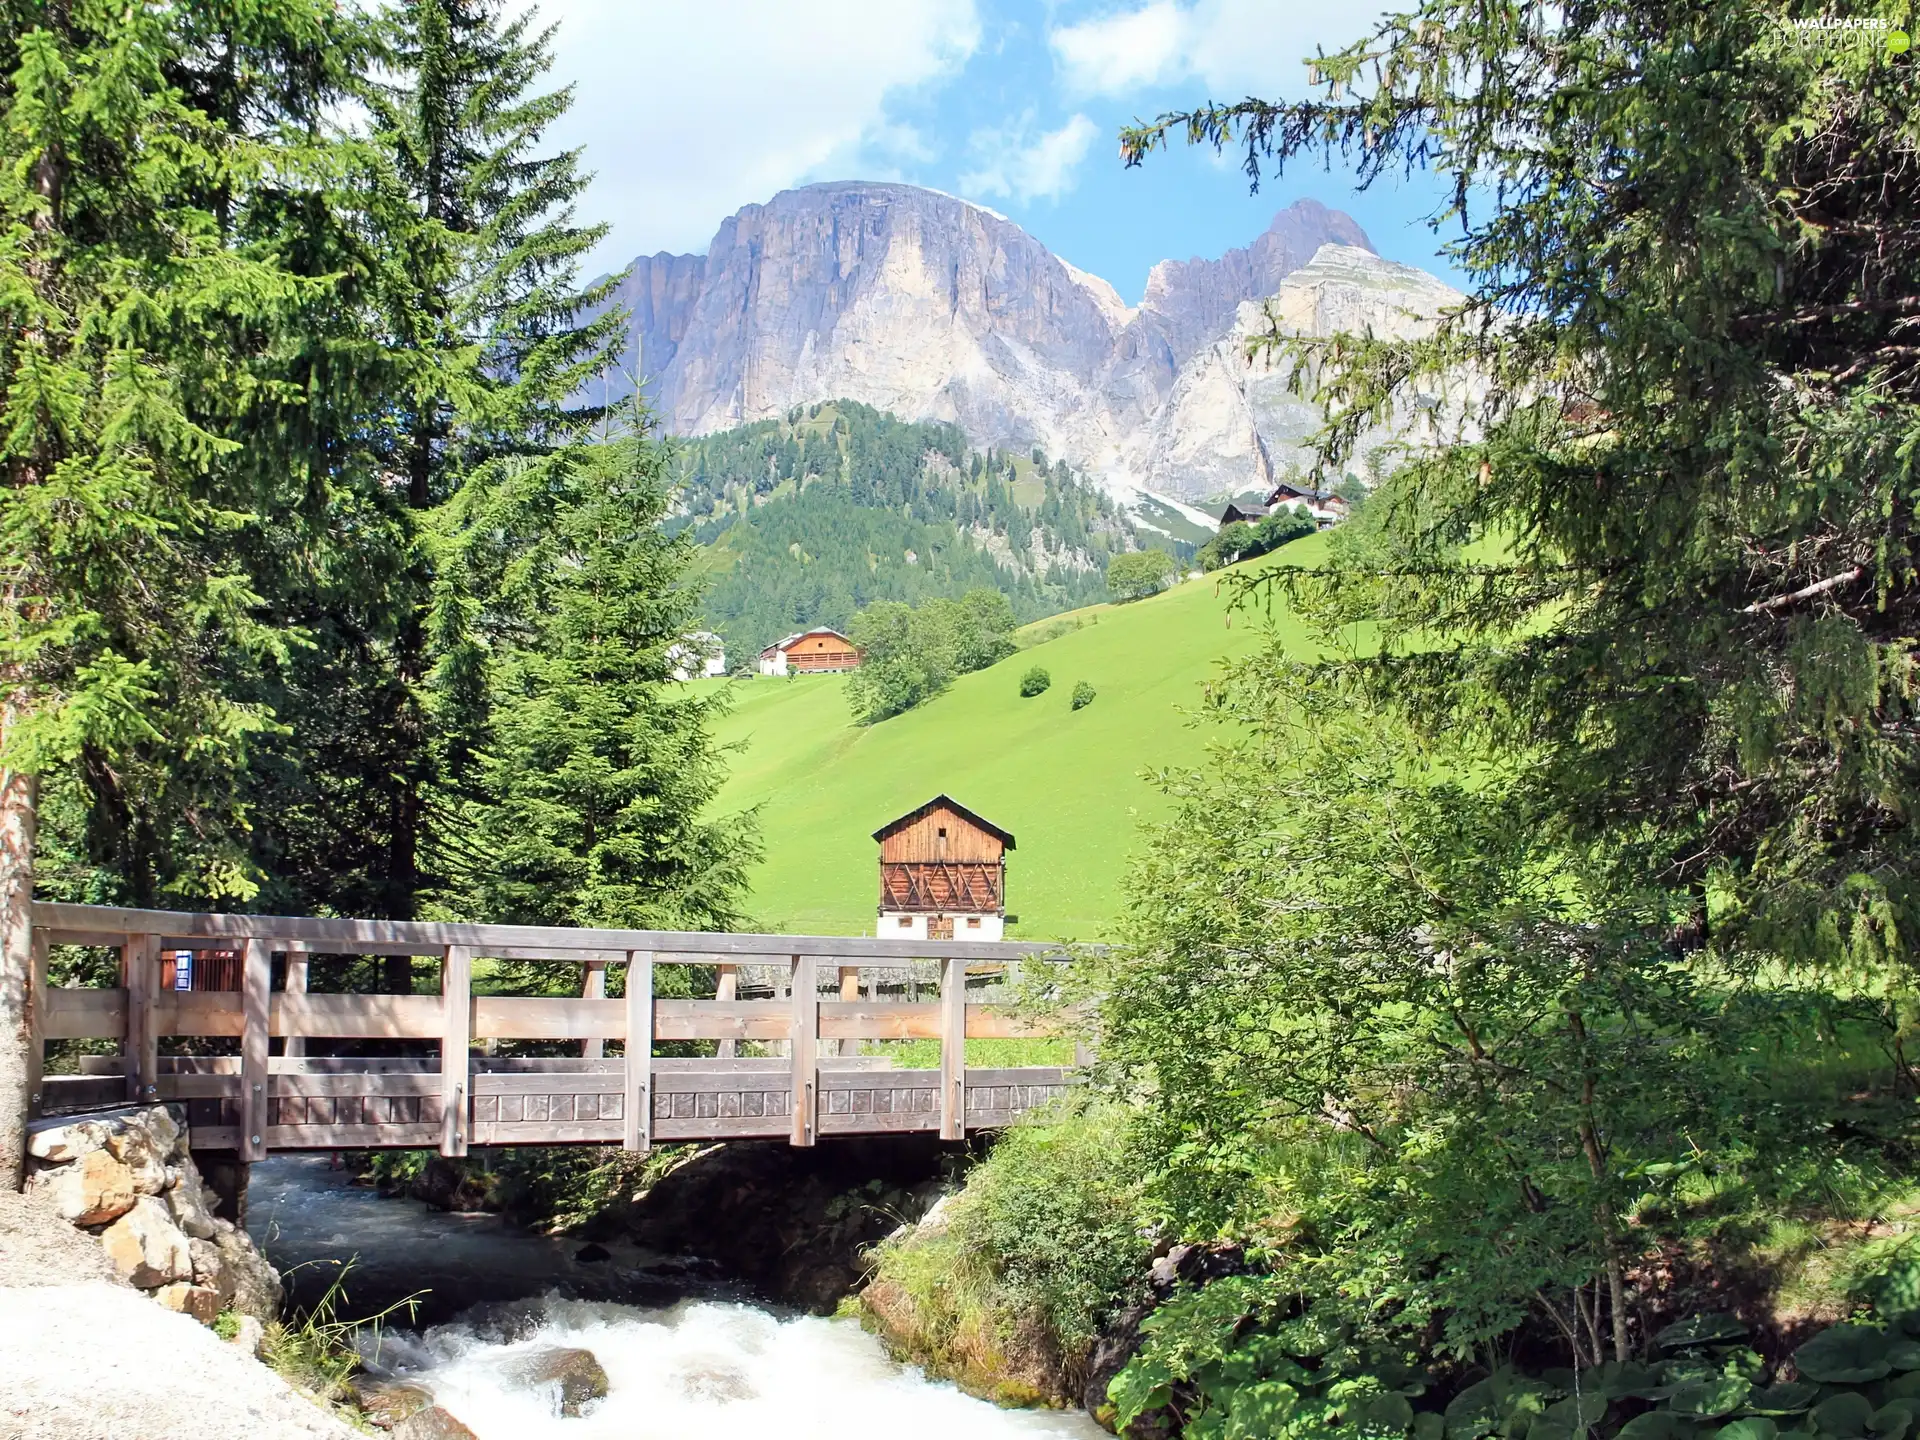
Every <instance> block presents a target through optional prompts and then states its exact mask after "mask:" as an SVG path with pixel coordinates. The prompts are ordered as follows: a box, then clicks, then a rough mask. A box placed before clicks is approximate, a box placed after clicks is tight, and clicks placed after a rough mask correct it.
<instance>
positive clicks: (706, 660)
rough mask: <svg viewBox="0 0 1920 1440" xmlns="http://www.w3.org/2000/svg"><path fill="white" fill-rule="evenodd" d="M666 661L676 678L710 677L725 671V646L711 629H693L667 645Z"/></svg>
mask: <svg viewBox="0 0 1920 1440" xmlns="http://www.w3.org/2000/svg"><path fill="white" fill-rule="evenodd" d="M667 663H668V664H669V665H671V666H672V667H673V678H674V679H676V680H692V679H693V678H695V677H696V676H704V677H706V678H708V679H711V678H712V677H714V676H716V675H724V674H726V673H727V648H726V645H725V643H724V642H723V641H722V640H721V639H720V637H719V636H718V635H715V634H714V633H713V632H712V631H710V630H695V631H693V632H691V633H690V634H686V635H682V636H681V637H680V638H679V639H678V640H677V641H675V642H674V643H673V644H671V645H669V646H668V647H667Z"/></svg>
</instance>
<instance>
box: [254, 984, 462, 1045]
mask: <svg viewBox="0 0 1920 1440" xmlns="http://www.w3.org/2000/svg"><path fill="white" fill-rule="evenodd" d="M444 1008H445V1007H444V1005H443V1004H442V1001H441V999H440V997H439V996H437V995H312V994H308V995H287V994H284V993H283V994H279V995H275V996H274V997H273V1004H272V1008H271V1026H272V1033H273V1034H275V1035H308V1036H314V1037H319V1038H325V1039H337V1040H435V1039H439V1038H440V1036H441V1034H442V1030H443V1025H442V1022H443V1020H444V1018H445V1017H444V1013H443V1012H444Z"/></svg>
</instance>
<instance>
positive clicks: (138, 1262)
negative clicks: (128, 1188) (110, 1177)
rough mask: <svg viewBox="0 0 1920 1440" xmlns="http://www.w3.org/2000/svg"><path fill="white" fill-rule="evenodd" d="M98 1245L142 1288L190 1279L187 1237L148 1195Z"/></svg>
mask: <svg viewBox="0 0 1920 1440" xmlns="http://www.w3.org/2000/svg"><path fill="white" fill-rule="evenodd" d="M88 1158H91V1157H88ZM100 1244H101V1246H102V1247H103V1248H104V1249H105V1250H106V1252H107V1258H108V1259H109V1260H111V1261H112V1262H113V1268H114V1269H115V1270H118V1271H119V1272H120V1274H122V1275H123V1276H125V1277H126V1278H127V1280H128V1281H130V1282H131V1283H132V1284H134V1285H137V1286H139V1287H140V1288H141V1289H142V1290H152V1289H155V1288H157V1287H158V1286H161V1285H170V1284H172V1283H173V1282H174V1281H176V1280H187V1281H190V1280H192V1279H193V1255H192V1252H191V1251H189V1250H188V1249H187V1237H186V1236H184V1235H182V1234H181V1233H180V1231H179V1230H178V1229H177V1228H175V1226H174V1223H173V1219H172V1217H171V1216H170V1215H169V1214H168V1213H167V1207H166V1206H165V1205H163V1204H161V1203H160V1202H159V1201H158V1200H156V1199H154V1198H153V1197H152V1196H151V1195H142V1196H141V1197H140V1198H139V1199H137V1200H135V1201H134V1202H133V1205H132V1207H131V1208H130V1209H128V1211H127V1212H126V1214H124V1215H122V1216H121V1217H120V1218H119V1219H118V1220H116V1221H114V1222H113V1224H111V1225H109V1226H108V1227H107V1228H106V1230H105V1231H104V1232H103V1233H102V1234H101V1236H100Z"/></svg>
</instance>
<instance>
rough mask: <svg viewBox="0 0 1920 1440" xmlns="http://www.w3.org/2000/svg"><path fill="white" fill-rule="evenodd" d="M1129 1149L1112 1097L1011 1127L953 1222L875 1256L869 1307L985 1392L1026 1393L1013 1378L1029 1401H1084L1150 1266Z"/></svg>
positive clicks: (895, 1334) (960, 1199)
mask: <svg viewBox="0 0 1920 1440" xmlns="http://www.w3.org/2000/svg"><path fill="white" fill-rule="evenodd" d="M1127 1156H1128V1146H1127V1116H1126V1113H1125V1111H1124V1110H1122V1109H1121V1108H1120V1107H1118V1106H1114V1105H1105V1104H1091V1105H1086V1106H1082V1107H1079V1108H1076V1109H1073V1110H1070V1111H1067V1112H1065V1113H1064V1114H1062V1115H1060V1116H1059V1117H1058V1121H1057V1123H1054V1124H1047V1125H1027V1126H1018V1127H1016V1128H1014V1129H1012V1130H1009V1131H1007V1132H1006V1133H1005V1134H1004V1135H1002V1136H1001V1138H1000V1140H999V1142H998V1143H997V1144H996V1145H995V1146H994V1148H993V1151H992V1152H991V1153H990V1154H989V1155H988V1156H987V1158H986V1159H985V1160H983V1161H982V1162H981V1163H980V1164H979V1165H977V1166H975V1167H974V1169H973V1171H972V1172H971V1173H970V1174H969V1175H968V1177H967V1184H966V1188H965V1189H963V1190H962V1191H961V1192H960V1193H959V1194H958V1195H956V1196H955V1197H953V1199H952V1200H950V1201H949V1202H948V1204H947V1213H948V1216H949V1218H948V1219H947V1221H946V1222H945V1224H944V1225H931V1226H927V1227H924V1230H925V1233H920V1232H908V1233H907V1235H905V1236H904V1237H902V1238H900V1239H896V1240H889V1241H888V1242H887V1243H886V1244H884V1245H882V1246H881V1247H880V1248H879V1250H878V1251H877V1252H876V1253H875V1271H874V1279H873V1283H872V1284H871V1285H870V1286H869V1288H868V1291H867V1292H866V1294H867V1299H866V1301H865V1302H864V1303H865V1305H866V1308H867V1313H868V1315H869V1317H870V1318H872V1319H874V1320H876V1321H877V1322H878V1324H879V1325H880V1326H881V1328H882V1329H883V1332H884V1333H886V1334H887V1335H888V1337H889V1339H891V1340H893V1341H894V1342H896V1343H897V1344H898V1345H900V1346H901V1348H903V1349H904V1350H905V1351H906V1352H907V1353H908V1354H910V1355H911V1356H912V1357H913V1358H914V1359H916V1360H918V1361H920V1362H921V1363H924V1364H928V1365H930V1366H931V1367H932V1368H933V1370H934V1371H935V1372H936V1373H939V1374H943V1375H947V1376H950V1377H952V1378H954V1379H956V1380H959V1381H960V1382H961V1383H962V1384H963V1385H967V1386H968V1388H970V1389H973V1390H975V1392H976V1393H986V1394H989V1395H991V1396H993V1398H996V1399H1001V1400H1018V1399H1020V1398H1022V1397H1021V1396H1020V1395H1019V1394H1017V1393H1015V1392H1014V1391H1010V1390H1008V1388H1007V1385H1006V1380H1007V1377H1008V1376H1009V1375H1015V1376H1021V1377H1023V1378H1022V1379H1021V1380H1020V1386H1021V1388H1024V1389H1025V1390H1027V1391H1030V1392H1033V1393H1031V1394H1029V1395H1027V1396H1026V1397H1025V1398H1027V1399H1029V1400H1031V1399H1035V1398H1049V1396H1050V1398H1053V1399H1056V1400H1065V1399H1069V1398H1077V1390H1076V1387H1077V1386H1079V1385H1080V1384H1081V1383H1083V1382H1082V1380H1081V1376H1082V1374H1083V1372H1084V1366H1085V1362H1086V1358H1087V1356H1088V1354H1089V1353H1090V1352H1091V1349H1092V1346H1093V1342H1094V1339H1095V1338H1096V1337H1097V1335H1098V1333H1099V1328H1100V1326H1101V1324H1102V1323H1103V1322H1104V1321H1105V1320H1106V1318H1107V1317H1108V1316H1109V1315H1110V1314H1112V1313H1113V1312H1114V1311H1115V1310H1116V1309H1117V1308H1118V1307H1119V1306H1121V1305H1122V1304H1124V1303H1126V1302H1128V1301H1129V1300H1131V1299H1133V1298H1134V1296H1135V1293H1136V1291H1137V1290H1138V1288H1139V1287H1140V1285H1141V1282H1142V1281H1143V1279H1144V1276H1145V1268H1146V1261H1147V1255H1148V1244H1147V1241H1146V1240H1145V1239H1143V1238H1142V1236H1141V1230H1140V1220H1139V1216H1138V1214H1137V1202H1138V1197H1139V1182H1138V1181H1137V1180H1135V1179H1134V1178H1132V1177H1133V1175H1134V1174H1135V1173H1136V1167H1134V1166H1133V1165H1131V1164H1129V1163H1128V1159H1127ZM1062 1379H1064V1380H1065V1381H1066V1385H1065V1388H1064V1389H1061V1388H1059V1387H1060V1384H1061V1381H1062Z"/></svg>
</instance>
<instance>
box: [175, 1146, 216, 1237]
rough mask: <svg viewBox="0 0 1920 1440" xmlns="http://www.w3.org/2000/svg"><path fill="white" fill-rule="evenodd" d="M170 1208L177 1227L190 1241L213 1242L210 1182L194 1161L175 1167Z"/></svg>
mask: <svg viewBox="0 0 1920 1440" xmlns="http://www.w3.org/2000/svg"><path fill="white" fill-rule="evenodd" d="M167 1208H168V1209H169V1210H171V1211H172V1212H173V1223H174V1224H176V1225H178V1226H179V1227H180V1228H181V1230H182V1231H184V1232H185V1233H186V1234H187V1236H188V1237H189V1238H190V1239H194V1240H211V1239H213V1235H214V1228H213V1219H214V1216H213V1206H212V1204H210V1203H209V1202H208V1199H207V1189H206V1182H205V1181H204V1180H202V1179H201V1178H200V1170H199V1167H197V1166H196V1165H195V1164H194V1163H193V1161H191V1160H188V1161H186V1162H185V1163H184V1164H181V1165H177V1166H175V1167H174V1181H173V1184H172V1185H171V1186H170V1187H169V1188H168V1190H167Z"/></svg>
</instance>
